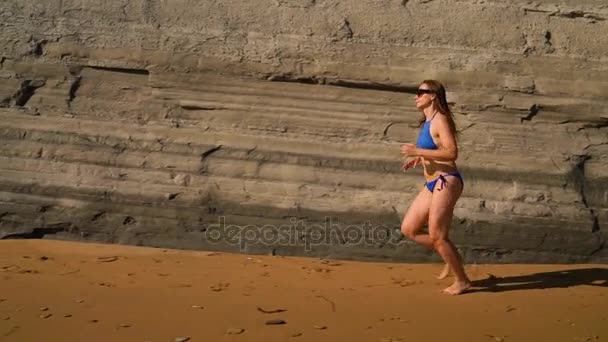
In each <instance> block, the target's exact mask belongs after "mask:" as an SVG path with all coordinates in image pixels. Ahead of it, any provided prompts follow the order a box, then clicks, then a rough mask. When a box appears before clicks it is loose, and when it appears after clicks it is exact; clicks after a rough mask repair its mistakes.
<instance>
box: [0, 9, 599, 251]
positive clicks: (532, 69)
mask: <svg viewBox="0 0 608 342" xmlns="http://www.w3.org/2000/svg"><path fill="white" fill-rule="evenodd" d="M448 8H449V10H448ZM606 19H608V7H606V5H605V3H604V1H603V0H593V1H585V2H584V4H581V3H580V2H579V1H574V0H563V1H553V0H542V1H540V0H537V1H512V2H510V3H509V5H507V4H504V2H502V1H498V0H490V1H473V0H470V1H469V0H449V1H448V0H409V1H408V0H406V1H401V0H399V1H397V0H395V1H369V0H367V1H356V0H348V1H325V0H260V1H226V0H223V1H211V0H208V1H184V0H179V1H171V2H162V1H158V0H135V1H118V0H109V1H106V2H104V3H99V4H97V3H95V2H93V1H82V0H79V1H73V0H51V1H44V2H34V1H23V0H19V1H18V0H6V1H4V2H2V4H0V28H1V29H0V118H1V120H0V237H2V238H42V237H44V238H59V239H77V240H87V241H101V242H108V243H125V244H138V245H149V246H164V247H176V248H190V249H207V250H226V251H238V252H245V253H271V254H280V255H307V256H318V257H334V258H345V259H359V260H402V261H429V260H437V259H436V257H434V256H432V254H430V253H429V252H428V251H426V250H424V249H422V248H421V247H419V246H416V245H414V244H413V243H411V242H409V241H406V240H405V239H403V238H402V236H401V234H400V232H399V225H400V219H401V217H402V216H403V212H404V210H405V209H406V208H407V205H408V204H409V202H410V201H411V200H412V199H413V197H414V196H415V195H416V194H417V192H418V191H420V189H421V188H422V183H423V177H422V174H421V171H420V170H414V171H413V172H411V173H408V174H404V173H402V172H401V170H400V167H401V161H400V155H399V144H400V143H402V142H413V141H414V140H415V137H416V135H417V129H416V127H415V124H416V122H417V119H418V115H419V114H418V113H417V112H416V109H415V107H414V105H413V94H414V92H415V89H416V87H417V86H418V84H419V83H420V81H422V80H424V79H429V78H436V79H439V80H441V81H443V82H444V83H445V84H446V86H447V88H448V91H449V93H448V100H449V102H450V103H451V104H452V106H453V109H454V112H455V114H456V117H457V124H458V127H459V132H460V135H459V145H460V156H459V160H458V164H459V168H460V169H461V171H462V173H463V175H464V182H465V188H464V193H463V196H462V198H461V199H460V200H459V202H458V204H457V207H456V210H455V217H454V225H453V228H452V236H453V239H454V241H455V242H456V244H457V245H458V246H459V248H460V249H461V251H462V252H463V253H464V254H465V256H466V258H467V260H468V261H469V262H587V261H593V262H606V261H608V252H607V250H608V249H607V248H606V247H605V241H606V238H607V237H608V235H607V234H606V231H607V229H608V171H607V170H608V48H607V46H608V35H605V34H601V32H607V31H608V21H607V20H606Z"/></svg>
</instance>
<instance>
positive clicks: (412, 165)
mask: <svg viewBox="0 0 608 342" xmlns="http://www.w3.org/2000/svg"><path fill="white" fill-rule="evenodd" d="M419 162H420V157H416V158H414V159H412V160H410V161H407V160H406V161H405V162H403V166H402V169H403V172H406V171H407V170H409V169H411V168H415V167H416V166H418V163H419Z"/></svg>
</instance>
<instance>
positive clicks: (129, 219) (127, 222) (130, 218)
mask: <svg viewBox="0 0 608 342" xmlns="http://www.w3.org/2000/svg"><path fill="white" fill-rule="evenodd" d="M136 223H137V220H136V219H134V218H133V216H127V217H125V219H124V220H123V221H122V224H123V225H126V226H131V225H134V224H136Z"/></svg>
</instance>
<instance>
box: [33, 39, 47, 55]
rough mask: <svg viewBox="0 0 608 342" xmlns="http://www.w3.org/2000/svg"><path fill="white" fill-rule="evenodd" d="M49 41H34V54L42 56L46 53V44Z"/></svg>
mask: <svg viewBox="0 0 608 342" xmlns="http://www.w3.org/2000/svg"><path fill="white" fill-rule="evenodd" d="M46 43H47V41H46V40H45V39H43V40H41V41H38V42H34V43H33V46H32V52H31V53H32V55H33V56H36V57H40V56H42V55H44V45H46Z"/></svg>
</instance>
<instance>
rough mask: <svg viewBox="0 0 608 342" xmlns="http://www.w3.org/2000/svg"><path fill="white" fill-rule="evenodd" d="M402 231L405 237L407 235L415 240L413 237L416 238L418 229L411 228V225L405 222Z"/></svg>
mask: <svg viewBox="0 0 608 342" xmlns="http://www.w3.org/2000/svg"><path fill="white" fill-rule="evenodd" d="M401 233H402V234H403V235H404V236H405V237H407V238H409V239H412V240H413V239H414V237H415V236H416V231H415V230H414V229H411V227H409V226H407V225H405V224H402V225H401Z"/></svg>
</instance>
